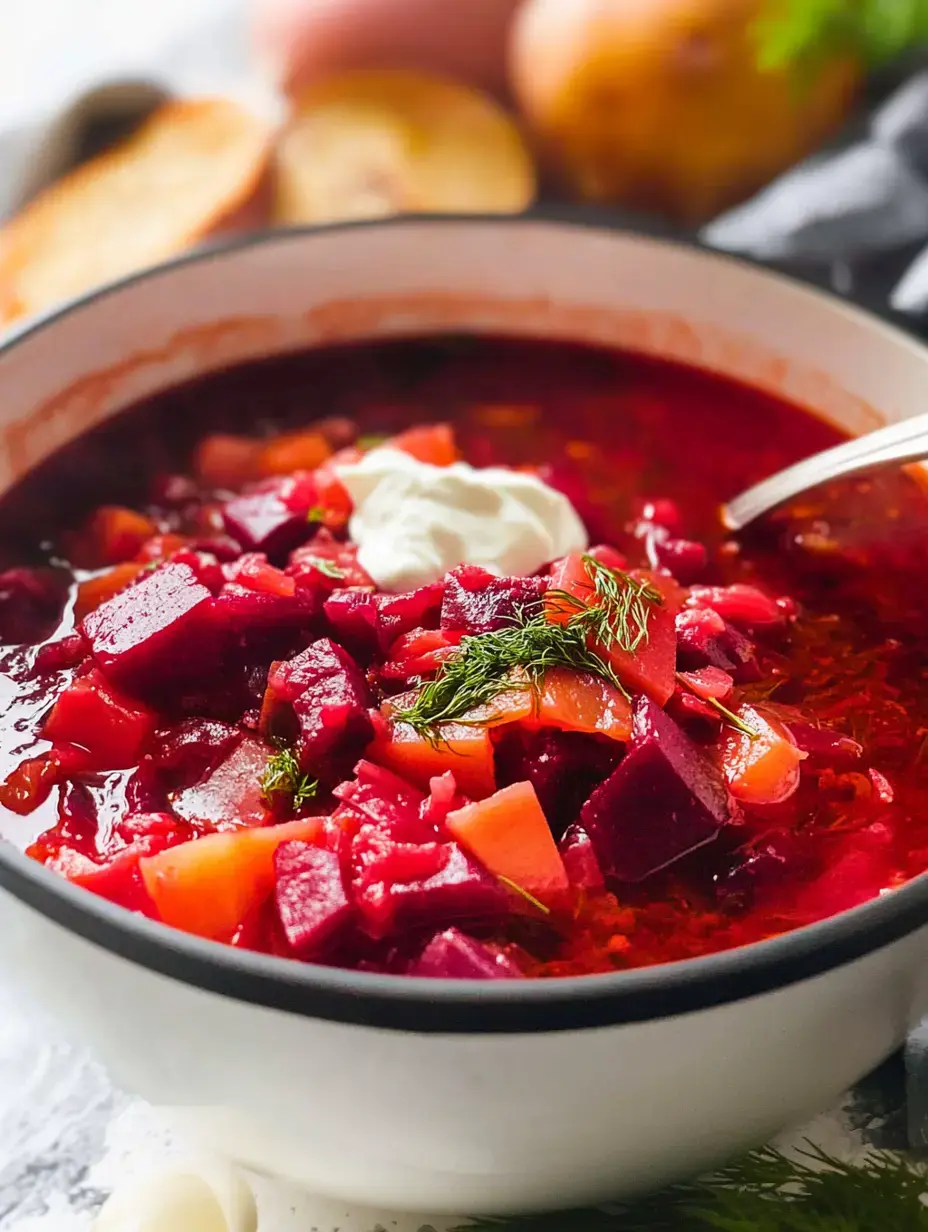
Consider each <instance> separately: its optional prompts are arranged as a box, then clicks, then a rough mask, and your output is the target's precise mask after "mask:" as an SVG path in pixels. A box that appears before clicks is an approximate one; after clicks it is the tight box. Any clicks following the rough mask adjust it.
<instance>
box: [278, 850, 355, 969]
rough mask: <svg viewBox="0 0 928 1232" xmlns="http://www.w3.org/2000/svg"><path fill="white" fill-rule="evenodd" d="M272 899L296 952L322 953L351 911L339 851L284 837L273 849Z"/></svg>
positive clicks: (310, 955)
mask: <svg viewBox="0 0 928 1232" xmlns="http://www.w3.org/2000/svg"><path fill="white" fill-rule="evenodd" d="M274 877H275V885H274V902H275V904H276V907H277V915H278V917H279V919H280V923H281V927H282V928H283V932H284V936H285V937H286V939H287V943H288V945H289V946H290V948H291V950H292V951H293V952H294V954H295V955H296V956H297V957H298V958H303V959H310V958H323V957H325V955H326V954H327V953H328V952H329V951H330V949H331V947H332V946H333V945H334V943H335V942H337V940H338V939H339V937H340V936H341V935H342V934H343V933H344V932H345V929H346V928H347V927H348V926H349V925H350V923H351V920H352V917H353V916H354V908H353V906H352V905H351V903H350V902H349V899H348V895H347V893H346V890H345V885H344V882H343V881H342V870H341V865H340V863H339V859H338V856H337V855H336V854H335V853H334V852H332V851H326V850H324V849H323V848H321V847H313V846H312V845H311V844H309V843H299V842H290V843H282V844H281V845H280V846H279V847H278V848H277V851H276V852H275V853H274Z"/></svg>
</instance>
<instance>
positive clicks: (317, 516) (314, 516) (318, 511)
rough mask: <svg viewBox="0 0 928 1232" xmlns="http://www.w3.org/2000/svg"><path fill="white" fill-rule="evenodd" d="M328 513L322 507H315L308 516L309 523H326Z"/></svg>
mask: <svg viewBox="0 0 928 1232" xmlns="http://www.w3.org/2000/svg"><path fill="white" fill-rule="evenodd" d="M325 517H326V511H325V509H323V507H322V506H321V505H313V506H312V508H311V509H310V510H309V512H308V513H307V515H306V521H307V522H324V521H325Z"/></svg>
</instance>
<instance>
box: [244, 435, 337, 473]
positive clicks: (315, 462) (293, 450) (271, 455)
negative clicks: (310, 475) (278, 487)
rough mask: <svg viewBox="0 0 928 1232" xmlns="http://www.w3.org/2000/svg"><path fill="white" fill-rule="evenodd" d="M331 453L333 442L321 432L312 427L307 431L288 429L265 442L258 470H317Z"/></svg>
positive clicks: (269, 471) (270, 471)
mask: <svg viewBox="0 0 928 1232" xmlns="http://www.w3.org/2000/svg"><path fill="white" fill-rule="evenodd" d="M331 455H332V449H331V447H330V445H329V442H328V441H327V440H326V438H325V437H324V436H323V435H322V433H321V432H316V431H315V430H313V429H311V428H310V429H307V430H306V431H303V432H286V433H284V435H283V436H275V437H274V439H273V440H270V441H268V442H267V443H266V444H264V445H262V447H261V452H260V453H259V455H258V470H259V472H260V474H261V475H264V476H271V475H290V474H292V473H293V472H294V471H314V470H315V469H316V467H317V466H321V465H322V463H323V462H325V460H326V459H327V458H329V457H331Z"/></svg>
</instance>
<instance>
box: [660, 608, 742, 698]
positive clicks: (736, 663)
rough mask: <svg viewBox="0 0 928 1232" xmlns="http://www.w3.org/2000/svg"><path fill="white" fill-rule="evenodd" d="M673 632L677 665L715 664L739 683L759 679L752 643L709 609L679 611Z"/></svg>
mask: <svg viewBox="0 0 928 1232" xmlns="http://www.w3.org/2000/svg"><path fill="white" fill-rule="evenodd" d="M676 632H677V659H678V664H679V666H680V667H681V668H684V669H688V670H698V669H700V668H704V667H716V668H719V669H721V671H723V672H727V673H728V674H729V675H730V676H731V677H732V678H733V679H735V680H737V681H739V682H740V683H742V684H743V683H746V682H748V681H751V680H758V679H760V670H759V668H758V665H757V659H756V657H755V653H754V645H753V643H752V642H750V641H749V640H748V639H747V638H746V637H745V636H744V634H743V633H739V631H738V630H737V629H736V628H735V627H734V626H733V625H730V624H727V623H726V622H725V621H724V620H723V619H722V617H721V616H719V614H718V613H717V612H715V611H713V610H712V609H711V608H699V609H688V610H685V611H683V612H680V613H679V615H678V616H677V618H676Z"/></svg>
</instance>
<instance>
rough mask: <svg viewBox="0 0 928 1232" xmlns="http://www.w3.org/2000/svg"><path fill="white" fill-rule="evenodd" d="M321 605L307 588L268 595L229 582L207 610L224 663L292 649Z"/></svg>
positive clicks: (206, 614) (272, 654)
mask: <svg viewBox="0 0 928 1232" xmlns="http://www.w3.org/2000/svg"><path fill="white" fill-rule="evenodd" d="M318 612H319V606H318V603H317V600H316V597H315V596H314V595H312V594H311V593H310V592H308V591H305V590H300V591H296V592H295V593H294V594H292V595H281V594H269V593H268V592H267V591H260V590H253V589H251V587H249V586H243V585H241V584H240V583H238V582H227V583H226V585H225V586H223V588H222V591H221V592H220V593H219V594H218V595H217V596H216V598H215V599H214V600H213V602H212V604H211V605H210V607H209V609H208V610H207V611H206V613H205V614H204V615H205V619H207V620H208V622H209V624H210V625H211V626H212V629H213V635H214V638H215V642H216V645H217V647H219V648H220V649H221V651H222V655H223V661H224V663H225V664H228V663H230V662H233V663H239V664H241V663H249V662H252V661H253V660H254V659H255V658H256V657H257V658H258V659H264V661H265V662H267V660H268V659H272V658H275V657H278V656H280V655H282V654H284V653H287V652H289V651H290V650H291V649H292V648H293V644H294V642H295V641H296V643H297V644H298V643H299V637H300V635H301V634H305V633H306V632H307V631H308V630H309V628H310V627H311V625H312V624H313V620H314V618H315V617H316V616H317V615H318Z"/></svg>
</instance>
